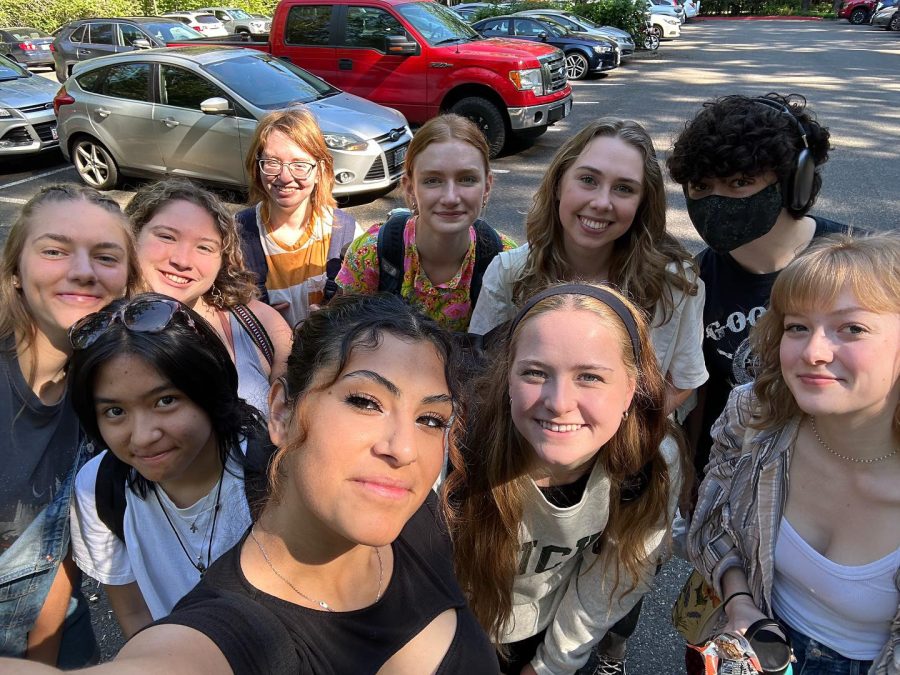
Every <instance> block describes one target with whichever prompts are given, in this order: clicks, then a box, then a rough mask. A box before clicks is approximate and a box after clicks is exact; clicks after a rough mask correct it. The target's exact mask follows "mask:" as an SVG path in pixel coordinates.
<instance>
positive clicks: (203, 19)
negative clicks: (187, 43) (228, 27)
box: [194, 14, 219, 23]
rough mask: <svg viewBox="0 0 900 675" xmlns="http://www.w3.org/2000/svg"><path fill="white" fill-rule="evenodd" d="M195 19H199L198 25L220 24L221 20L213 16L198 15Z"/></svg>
mask: <svg viewBox="0 0 900 675" xmlns="http://www.w3.org/2000/svg"><path fill="white" fill-rule="evenodd" d="M194 18H195V19H197V23H219V20H218V19H217V18H216V17H214V16H213V15H212V14H198V15H197V16H196V17H194Z"/></svg>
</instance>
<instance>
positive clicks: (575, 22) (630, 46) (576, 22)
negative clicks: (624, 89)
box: [516, 9, 634, 61]
mask: <svg viewBox="0 0 900 675" xmlns="http://www.w3.org/2000/svg"><path fill="white" fill-rule="evenodd" d="M516 15H517V16H536V17H538V18H540V17H547V18H548V19H551V20H553V21H556V23H559V24H562V25H563V26H565V27H566V28H568V29H569V30H570V31H573V32H577V33H587V34H588V35H601V36H603V37H605V38H609V39H611V40H613V41H614V42H615V43H616V45H617V46H618V47H619V55H620V57H621V60H623V61H624V60H625V59H627V58H631V57H632V56H633V55H634V38H633V37H631V33H629V32H628V31H624V30H622V29H621V28H616V27H615V26H600V25H598V24H596V23H594V22H593V21H591V20H590V19H586V18H584V17H583V16H578V15H577V14H574V13H573V12H566V11H564V10H557V9H526V10H525V11H523V12H516Z"/></svg>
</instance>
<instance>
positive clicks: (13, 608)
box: [0, 185, 140, 667]
mask: <svg viewBox="0 0 900 675" xmlns="http://www.w3.org/2000/svg"><path fill="white" fill-rule="evenodd" d="M139 277H140V270H139V268H138V265H137V260H136V257H135V254H134V243H133V241H132V238H131V231H130V228H129V226H128V220H127V218H125V216H124V215H123V214H122V210H121V209H120V208H119V206H118V204H116V202H114V201H113V200H111V199H108V198H107V197H104V196H103V195H101V194H100V193H99V192H97V191H95V190H92V189H91V188H87V187H81V186H74V185H55V186H52V187H47V188H44V189H43V190H41V191H40V192H39V193H38V194H37V195H36V196H34V197H33V198H32V199H31V200H29V202H28V203H27V204H25V206H24V207H23V208H22V212H21V214H20V215H19V218H18V219H17V220H16V222H15V223H13V225H12V227H11V228H10V231H9V235H8V237H7V240H6V246H5V248H4V251H3V261H2V267H0V343H2V346H0V429H2V430H3V439H2V444H0V446H2V448H3V475H2V478H3V479H2V481H0V523H2V528H0V530H2V532H0V655H4V656H16V657H26V658H28V659H35V660H40V661H43V662H45V663H48V664H59V665H60V666H64V667H73V666H79V665H84V664H86V663H90V662H91V661H92V660H94V659H95V658H96V651H97V646H96V641H95V640H94V635H93V632H92V630H91V624H90V616H89V613H88V608H87V602H86V601H85V599H84V597H83V596H82V594H81V591H80V585H81V583H80V573H79V572H78V570H77V568H76V567H75V566H74V564H72V560H71V557H70V555H69V516H68V513H69V503H70V501H71V496H72V488H73V484H74V479H75V473H76V472H77V471H78V469H79V467H80V466H81V465H82V464H83V463H84V461H85V460H86V459H87V457H88V456H89V455H90V452H91V449H90V447H89V445H90V444H89V443H88V442H87V439H85V438H84V434H83V433H82V431H81V429H80V427H79V424H78V418H77V416H76V414H75V411H74V409H73V408H72V388H71V386H70V382H69V378H67V376H66V371H65V364H66V360H67V359H68V357H69V355H70V353H71V348H70V346H69V342H68V339H67V337H66V331H68V329H69V327H70V326H71V325H72V324H73V323H75V322H76V321H78V320H79V319H81V318H82V317H84V316H85V315H87V314H90V313H91V312H94V311H97V310H98V309H101V308H102V307H103V306H104V305H106V304H107V303H109V302H110V301H112V300H113V299H115V298H118V297H120V296H122V295H125V294H126V293H128V292H130V291H132V290H133V289H134V288H135V286H136V284H137V281H138V279H139Z"/></svg>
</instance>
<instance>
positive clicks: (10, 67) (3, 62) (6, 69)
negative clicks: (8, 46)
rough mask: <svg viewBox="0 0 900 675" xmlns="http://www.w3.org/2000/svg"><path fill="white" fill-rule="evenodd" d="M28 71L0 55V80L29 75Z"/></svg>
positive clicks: (16, 78) (4, 80) (15, 78)
mask: <svg viewBox="0 0 900 675" xmlns="http://www.w3.org/2000/svg"><path fill="white" fill-rule="evenodd" d="M29 76H30V73H29V72H28V71H27V70H25V69H24V68H23V67H22V66H20V65H19V64H18V63H13V62H12V61H10V60H9V59H8V58H6V57H5V56H0V82H7V81H9V80H18V79H19V78H20V77H29Z"/></svg>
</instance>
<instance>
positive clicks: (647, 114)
mask: <svg viewBox="0 0 900 675" xmlns="http://www.w3.org/2000/svg"><path fill="white" fill-rule="evenodd" d="M682 30H683V34H682V37H681V38H680V39H678V40H675V41H669V42H663V43H662V46H661V47H660V49H659V51H658V52H656V53H654V54H639V55H638V56H637V57H636V58H635V59H634V60H633V61H631V62H630V63H627V64H626V65H624V66H623V67H621V68H619V69H617V70H615V71H612V72H611V73H610V74H608V75H607V76H605V77H602V78H598V79H593V80H587V81H585V82H576V83H574V84H573V90H574V93H575V102H576V103H575V107H574V110H573V113H572V115H571V116H570V117H568V118H566V119H565V120H563V121H562V122H560V123H558V124H557V125H556V126H555V127H553V128H551V129H550V130H549V131H548V132H547V133H546V134H545V135H544V136H542V137H541V138H540V139H538V141H537V142H536V143H535V144H534V145H532V146H531V147H528V148H524V149H521V150H520V151H518V152H516V153H514V154H509V155H507V156H504V157H501V158H499V159H498V160H496V161H495V162H494V163H493V168H494V172H495V179H494V181H495V182H494V190H493V194H492V196H491V199H490V202H489V204H488V207H487V212H486V219H487V220H488V221H489V222H490V223H491V224H492V225H494V226H495V227H498V228H499V229H501V230H504V231H505V232H507V233H509V234H510V235H512V236H513V237H515V238H518V239H519V240H520V241H522V240H523V235H524V218H525V214H526V213H527V211H528V208H529V206H530V204H531V199H532V195H533V193H534V190H535V188H536V187H537V185H538V182H539V181H540V177H541V175H542V172H543V170H544V168H545V167H546V166H547V165H548V163H549V161H550V158H551V157H552V156H553V153H554V152H555V151H556V149H557V148H558V147H559V146H560V145H561V143H562V141H563V140H564V139H565V138H567V137H568V136H569V135H571V134H572V133H574V132H575V131H577V130H578V129H579V128H580V127H581V126H582V125H583V124H584V123H585V122H587V121H588V120H589V119H592V118H594V117H600V116H616V117H625V118H632V119H636V120H638V121H640V122H641V123H643V124H644V125H645V126H646V127H647V129H648V130H649V131H650V133H651V135H652V137H653V139H654V142H655V144H656V148H657V150H658V152H659V153H660V155H661V156H665V153H666V152H667V151H668V149H669V148H670V146H671V143H672V139H673V138H674V136H675V135H676V134H677V133H678V130H679V129H680V127H681V126H682V125H683V124H684V121H685V120H687V119H689V118H690V117H691V116H692V115H693V114H694V112H696V110H697V109H698V108H699V107H700V105H701V104H702V102H703V101H705V100H707V99H710V98H713V97H716V96H722V95H726V94H733V93H742V94H750V95H759V94H765V93H767V92H770V91H778V92H779V93H790V92H796V93H801V94H804V95H805V96H806V97H807V98H808V99H809V104H810V107H811V108H812V110H814V111H815V112H816V113H817V115H818V119H819V121H820V122H822V123H823V124H824V125H826V126H828V127H829V128H830V130H831V134H832V142H833V145H834V150H833V152H832V153H831V159H830V161H829V162H828V164H827V165H826V167H825V171H824V187H823V190H822V193H821V195H820V197H819V200H818V203H817V204H816V206H815V207H814V209H813V212H814V213H819V214H821V215H823V216H827V217H830V218H833V219H835V220H838V221H843V222H847V223H851V224H854V225H857V226H865V227H869V228H873V229H895V228H898V227H900V187H898V182H897V176H898V175H900V165H898V159H897V154H896V149H897V148H898V147H900V80H898V78H897V71H896V64H897V63H898V57H900V33H887V32H885V31H881V30H874V29H872V28H871V27H869V26H850V25H849V24H847V23H846V22H845V21H840V22H832V21H820V22H786V21H754V22H745V21H708V22H699V21H698V22H689V23H688V24H686V25H685V26H683V29H682ZM49 77H51V78H52V77H53V75H52V73H50V74H49ZM77 180H78V178H77V175H76V174H75V171H74V169H72V168H71V167H69V166H67V165H65V164H64V163H63V161H62V157H61V155H59V154H58V153H51V154H48V155H45V156H42V157H38V158H31V159H16V160H14V161H2V160H0V238H5V231H6V229H7V228H8V226H9V224H10V223H11V222H12V221H13V219H14V218H15V215H16V213H17V210H18V209H19V208H20V206H21V204H23V203H24V202H25V201H26V200H27V199H28V198H29V197H30V196H31V195H33V194H34V193H35V192H36V191H37V190H38V189H39V188H40V187H41V186H42V185H46V184H50V183H53V182H59V181H75V182H77ZM133 190H134V186H133V185H132V186H131V187H127V186H126V187H125V188H124V189H121V190H117V191H114V192H113V193H112V194H113V195H114V196H115V198H116V199H117V200H119V201H120V202H121V203H122V204H125V203H127V201H128V200H129V199H130V197H131V194H132V192H133ZM667 192H668V198H669V226H670V228H671V230H672V231H673V232H674V233H675V234H676V236H678V237H679V238H680V239H681V240H682V241H683V242H684V243H685V244H687V245H688V246H689V247H690V248H692V249H693V250H697V249H699V247H700V241H699V239H698V238H697V236H696V233H695V232H694V231H693V229H692V228H691V226H690V222H689V220H688V217H687V212H686V210H685V206H684V198H683V196H682V194H681V190H680V188H678V187H677V186H676V185H674V184H673V183H671V181H669V182H668V183H667ZM223 196H224V197H225V198H226V199H228V200H230V201H231V203H232V205H233V206H234V208H237V207H238V205H239V200H240V198H239V196H236V195H233V194H227V193H226V194H224V195H223ZM401 203H402V196H401V193H400V190H399V189H395V190H393V191H392V192H390V193H389V194H387V195H385V196H383V197H380V198H378V199H374V200H372V201H368V202H366V203H362V202H361V201H359V202H357V203H354V204H351V205H350V206H348V210H349V211H350V212H351V213H352V214H353V215H354V216H355V217H356V218H357V219H358V220H359V221H360V222H361V223H363V224H372V223H374V222H377V221H379V220H380V219H382V218H383V217H384V214H386V213H387V211H388V210H389V209H391V208H393V207H395V206H399V205H400V204H401ZM688 569H689V568H688V566H687V564H686V563H684V562H682V561H679V560H673V561H671V562H669V563H668V564H667V565H666V566H665V567H664V568H663V570H662V572H661V573H660V575H659V577H658V578H657V583H656V588H655V589H654V591H653V592H652V593H651V594H650V595H649V596H648V598H647V600H646V601H645V603H644V609H643V612H642V615H641V621H640V624H639V626H638V629H637V632H636V634H635V635H634V637H633V638H632V639H631V640H630V641H629V648H628V669H629V671H628V672H629V673H633V674H637V675H651V674H653V675H656V674H664V675H680V674H682V673H684V667H683V665H682V664H683V646H682V643H681V640H680V638H679V637H678V636H677V634H676V633H675V631H674V630H673V629H672V628H671V626H670V622H669V609H670V607H671V605H672V602H673V601H674V599H675V597H676V596H677V593H678V591H679V590H680V587H681V584H682V583H683V580H684V578H685V577H686V576H687V572H688ZM86 590H87V591H88V592H89V593H93V592H95V586H93V585H91V582H86ZM93 613H94V619H95V626H96V629H97V632H98V637H100V638H101V643H102V645H103V651H104V655H105V656H109V655H110V654H114V653H115V651H116V650H117V649H118V647H119V646H120V645H121V636H120V635H119V633H118V629H117V627H116V626H115V622H114V620H113V619H112V618H111V616H110V615H109V610H108V606H107V605H106V604H105V602H103V600H102V598H101V599H99V600H98V601H97V602H96V603H94V612H93Z"/></svg>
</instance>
